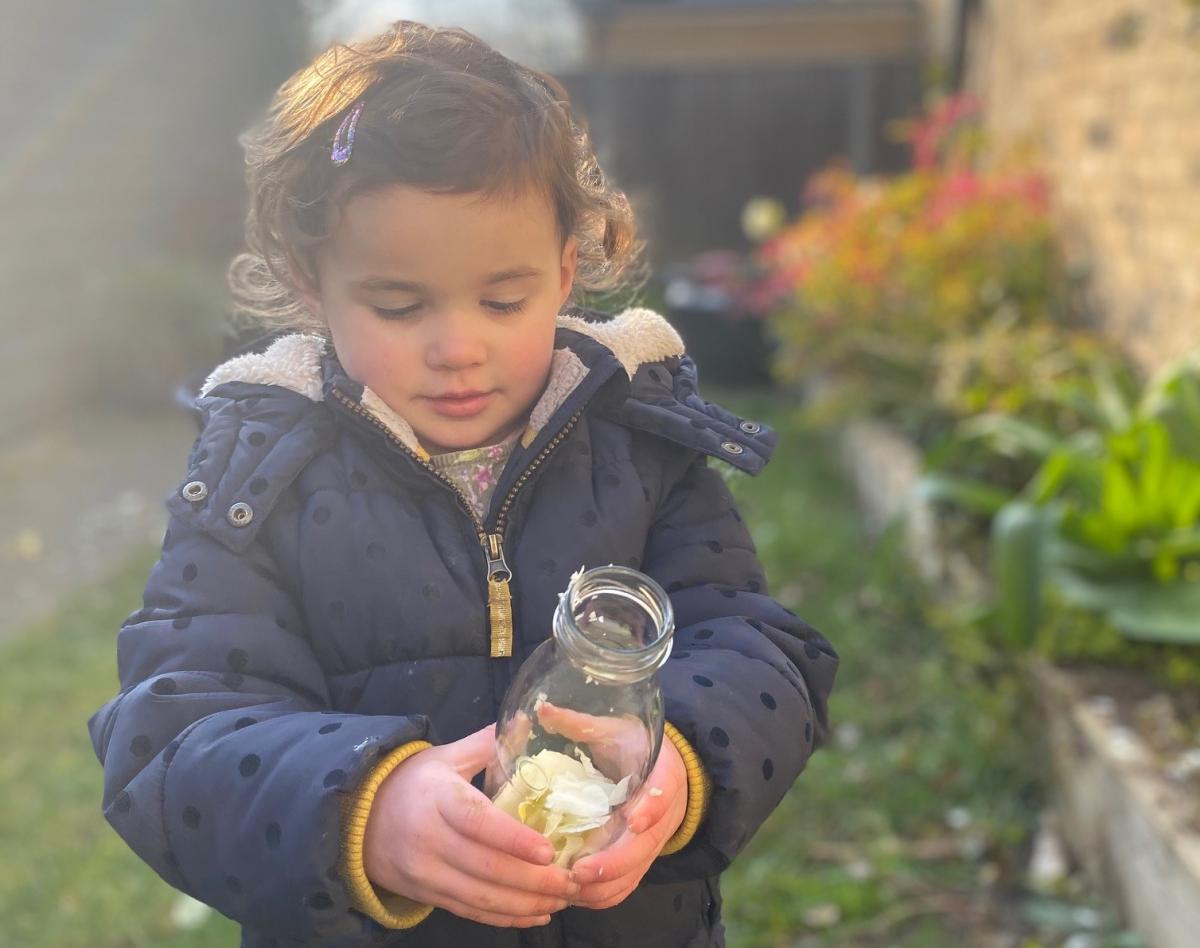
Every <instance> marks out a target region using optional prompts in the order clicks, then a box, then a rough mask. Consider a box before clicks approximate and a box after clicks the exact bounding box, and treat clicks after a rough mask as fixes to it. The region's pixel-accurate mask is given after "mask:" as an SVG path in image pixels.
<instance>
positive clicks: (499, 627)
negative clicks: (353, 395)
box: [332, 388, 583, 658]
mask: <svg viewBox="0 0 1200 948" xmlns="http://www.w3.org/2000/svg"><path fill="white" fill-rule="evenodd" d="M332 391H333V394H334V396H335V397H336V398H337V400H338V401H339V402H341V404H342V405H343V406H344V407H345V408H347V409H349V410H350V411H352V412H354V414H356V415H358V416H359V417H361V418H363V419H365V420H366V421H367V422H369V423H370V424H372V425H373V426H374V427H376V428H378V429H379V430H380V431H382V432H383V433H384V434H385V435H386V436H387V437H388V439H389V440H391V442H392V443H393V444H395V445H397V446H398V447H399V448H400V449H401V450H402V451H404V453H405V454H407V455H408V456H409V457H410V458H412V459H413V460H414V461H416V462H417V463H418V464H420V465H421V467H423V468H425V470H427V471H428V472H429V473H430V474H432V475H433V476H434V477H436V478H437V479H438V480H439V481H441V482H442V483H443V484H445V485H446V486H447V487H449V488H450V490H451V491H453V492H454V496H455V497H457V498H458V503H459V505H460V506H461V507H462V509H463V510H464V511H465V512H466V514H467V516H469V517H470V518H471V522H472V523H473V524H475V532H476V534H478V536H479V544H480V546H482V547H483V553H484V556H486V557H487V588H488V630H489V634H490V642H491V649H490V653H491V657H492V658H509V657H511V656H512V644H513V616H512V592H511V590H510V589H509V583H511V582H512V579H513V574H512V570H511V569H510V568H509V565H508V563H507V562H506V561H505V559H504V528H505V525H506V523H507V521H508V513H509V509H510V508H511V507H512V503H513V500H514V499H515V498H516V496H517V492H518V491H519V490H520V489H521V488H522V486H524V484H525V482H526V481H528V480H529V477H530V475H532V474H533V472H534V471H535V470H537V468H538V467H539V466H540V465H541V464H542V462H543V461H545V460H546V458H547V457H548V456H549V455H550V452H551V451H553V450H554V449H555V448H556V447H558V445H560V444H562V442H563V439H564V438H566V436H567V435H568V434H570V432H571V429H572V428H574V427H575V425H576V424H577V423H578V422H579V419H580V418H581V417H582V416H583V409H582V408H581V409H579V411H577V412H575V414H574V415H572V416H571V417H570V418H569V419H568V420H567V423H566V424H565V425H564V426H563V427H562V429H561V430H560V431H559V432H558V434H556V435H555V436H554V437H553V438H551V439H550V441H549V442H548V443H547V444H546V446H545V447H544V448H542V450H541V451H539V452H538V456H537V457H536V458H534V459H533V461H532V462H531V463H530V465H529V466H528V467H527V468H525V470H524V471H523V472H522V473H521V476H520V477H519V478H517V482H516V483H515V484H513V486H512V488H511V489H510V490H509V492H508V494H506V495H505V497H504V502H503V503H502V504H501V505H500V510H499V512H498V513H497V514H496V528H495V532H493V533H488V531H487V527H485V526H484V524H483V522H482V521H481V520H480V519H479V517H478V516H477V515H476V513H475V510H474V509H473V508H472V507H471V503H470V501H468V500H467V498H466V495H464V494H463V492H462V491H461V490H459V489H458V485H457V484H455V483H454V481H452V480H450V478H448V477H446V475H444V474H443V473H442V472H441V471H439V470H438V469H437V468H435V467H434V466H433V465H432V464H430V463H429V462H428V461H426V460H425V459H424V458H421V457H419V456H418V455H417V454H416V453H415V452H414V451H413V450H412V449H411V448H410V447H409V446H408V445H406V444H405V443H404V442H403V441H401V440H400V439H399V438H398V437H396V434H395V432H393V431H392V430H391V429H390V428H389V427H388V426H387V425H385V424H384V423H383V422H382V421H380V420H379V419H378V418H377V417H375V415H374V414H372V413H371V412H370V411H368V410H367V409H365V408H363V407H362V405H359V404H357V403H356V402H354V401H352V400H351V399H350V398H349V397H348V396H347V395H345V394H343V393H342V392H339V391H338V390H337V389H336V388H334V389H333V390H332Z"/></svg>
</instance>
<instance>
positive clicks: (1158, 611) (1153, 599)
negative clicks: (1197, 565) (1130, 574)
mask: <svg viewBox="0 0 1200 948" xmlns="http://www.w3.org/2000/svg"><path fill="white" fill-rule="evenodd" d="M1052 581H1053V583H1054V586H1055V588H1056V589H1057V590H1058V592H1059V593H1060V594H1061V595H1062V597H1063V598H1064V599H1065V600H1066V601H1068V602H1070V603H1072V604H1074V605H1076V606H1079V607H1081V608H1084V609H1088V610H1091V611H1092V612H1099V613H1102V614H1103V615H1104V616H1105V618H1106V619H1107V620H1108V621H1109V622H1110V623H1112V625H1113V626H1114V627H1115V628H1116V629H1117V630H1118V631H1120V632H1121V634H1122V635H1124V636H1125V637H1127V638H1130V639H1137V640H1140V641H1147V642H1174V643H1180V644H1193V645H1200V583H1193V582H1175V583H1168V584H1166V585H1163V584H1160V583H1156V582H1154V581H1153V580H1149V579H1147V580H1142V581H1137V580H1125V581H1119V582H1114V581H1110V580H1105V581H1103V582H1097V581H1093V580H1090V579H1085V578H1084V577H1082V576H1080V575H1079V574H1077V573H1073V572H1071V571H1068V570H1056V571H1055V572H1054V574H1053V580H1052Z"/></svg>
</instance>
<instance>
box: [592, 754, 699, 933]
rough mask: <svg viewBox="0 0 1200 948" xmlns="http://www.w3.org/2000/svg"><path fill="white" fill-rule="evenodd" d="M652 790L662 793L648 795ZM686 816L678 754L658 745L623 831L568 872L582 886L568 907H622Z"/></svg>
mask: <svg viewBox="0 0 1200 948" xmlns="http://www.w3.org/2000/svg"><path fill="white" fill-rule="evenodd" d="M655 788H657V789H659V790H661V791H662V793H661V794H653V793H651V792H650V791H651V790H653V789H655ZM686 811H687V769H686V768H685V767H684V764H683V758H682V757H680V756H679V750H678V749H677V748H676V747H675V745H674V744H672V743H671V742H670V741H668V740H664V741H663V744H662V750H661V751H659V754H658V760H657V761H656V762H655V764H654V769H653V770H652V771H651V772H650V776H649V777H648V778H647V779H646V783H645V784H644V785H643V787H642V789H641V791H640V792H639V793H638V796H637V798H636V799H635V801H634V802H633V804H632V805H631V806H630V809H629V813H628V816H627V819H628V829H626V830H625V832H624V833H622V834H621V835H620V836H619V837H618V838H617V840H616V841H615V842H614V843H613V844H612V845H611V846H609V847H608V848H606V849H603V850H601V851H600V852H598V853H593V854H592V855H590V856H586V857H584V858H583V859H581V860H579V862H577V863H576V864H575V867H574V869H572V870H571V876H572V878H574V879H575V880H576V881H577V882H579V883H581V885H582V888H581V889H580V890H579V894H578V895H577V896H575V897H574V898H573V899H572V900H571V904H572V905H578V906H582V907H583V908H591V909H603V908H611V907H612V906H614V905H619V904H620V903H621V902H623V901H625V899H626V898H627V897H628V895H629V893H631V892H632V891H633V890H634V889H636V888H637V885H638V883H639V882H641V881H642V876H644V875H645V874H646V870H647V869H649V868H650V864H651V863H652V862H654V860H655V859H657V858H658V854H659V852H661V851H662V848H663V846H665V845H666V844H667V841H668V840H669V839H670V838H671V837H672V836H674V835H675V831H676V830H677V829H679V825H680V824H681V823H682V822H683V815H684V813H685V812H686Z"/></svg>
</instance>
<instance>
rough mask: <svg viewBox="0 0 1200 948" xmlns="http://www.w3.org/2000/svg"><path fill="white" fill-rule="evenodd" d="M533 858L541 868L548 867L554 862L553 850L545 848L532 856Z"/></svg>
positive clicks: (548, 847)
mask: <svg viewBox="0 0 1200 948" xmlns="http://www.w3.org/2000/svg"><path fill="white" fill-rule="evenodd" d="M533 858H534V859H536V860H537V861H538V862H540V863H541V864H542V865H543V866H548V865H550V863H552V862H554V850H553V848H551V847H550V846H547V847H545V848H544V849H539V850H538V851H537V852H536V853H535V854H534V857H533Z"/></svg>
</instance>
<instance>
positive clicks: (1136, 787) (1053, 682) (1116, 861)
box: [839, 422, 1200, 948]
mask: <svg viewBox="0 0 1200 948" xmlns="http://www.w3.org/2000/svg"><path fill="white" fill-rule="evenodd" d="M839 454H840V458H841V461H842V464H843V465H844V467H845V469H846V471H847V473H848V475H849V476H850V478H851V479H852V481H853V483H854V486H855V490H856V493H857V495H858V498H859V504H860V506H861V508H862V510H863V515H864V518H865V519H866V522H867V525H868V528H869V529H871V530H872V531H873V532H880V531H881V530H883V529H884V528H885V527H887V526H888V525H889V524H890V523H891V522H893V521H894V520H895V519H896V518H904V521H903V527H902V529H903V530H904V548H905V552H906V554H907V555H908V556H909V557H910V558H911V559H912V561H913V563H914V564H915V566H916V568H917V571H918V573H919V574H920V576H921V578H922V580H923V581H925V582H926V583H928V584H930V585H931V586H933V587H934V588H942V589H946V590H947V591H948V592H949V593H950V594H951V595H953V596H964V595H970V594H972V593H973V592H975V591H977V590H980V589H982V588H984V585H985V580H984V578H983V577H982V576H980V575H979V574H978V571H977V570H975V568H974V566H973V565H972V564H971V563H970V562H969V561H967V559H966V557H964V556H961V555H960V554H959V555H956V554H955V551H953V550H950V549H947V548H945V546H944V545H943V544H942V543H941V541H940V539H939V532H938V523H937V515H936V512H935V511H934V509H933V508H932V507H931V505H929V504H928V503H926V502H924V501H923V500H921V499H920V498H919V497H918V496H917V493H916V491H915V487H916V482H917V480H918V478H919V477H920V472H921V454H920V451H919V450H918V449H917V447H916V445H915V444H913V443H912V442H911V441H909V440H908V439H907V438H905V437H904V436H902V435H901V434H899V433H898V432H897V431H896V430H895V429H893V428H890V427H889V426H886V425H883V424H880V423H877V422H856V423H854V424H851V425H849V426H847V427H846V429H845V430H844V431H843V432H842V434H841V435H840V437H839ZM1032 669H1033V670H1032V674H1033V679H1034V681H1033V684H1034V687H1035V690H1036V692H1037V695H1038V700H1039V703H1040V705H1041V711H1042V714H1043V718H1044V720H1045V722H1046V728H1047V747H1048V748H1049V749H1050V753H1051V758H1052V760H1051V764H1052V773H1053V780H1054V791H1055V809H1056V811H1057V813H1058V815H1059V822H1060V825H1061V827H1062V832H1063V835H1064V837H1065V840H1066V843H1067V846H1068V848H1069V849H1070V850H1071V852H1072V853H1073V854H1074V856H1075V857H1076V859H1077V861H1078V862H1079V863H1080V865H1082V866H1083V867H1084V869H1085V871H1086V872H1087V873H1088V875H1089V877H1090V878H1091V879H1092V881H1093V884H1095V885H1096V886H1097V887H1098V888H1099V889H1100V891H1102V892H1104V893H1106V894H1107V895H1108V896H1109V897H1111V898H1112V899H1113V900H1114V901H1115V902H1116V904H1117V907H1118V908H1119V910H1120V912H1121V913H1122V918H1123V919H1124V920H1125V921H1126V923H1127V924H1128V925H1130V927H1132V928H1133V929H1134V930H1135V931H1137V933H1138V934H1139V935H1141V936H1142V938H1144V939H1145V940H1146V942H1147V943H1148V944H1149V945H1150V946H1151V948H1196V946H1197V945H1200V825H1197V822H1196V819H1195V817H1194V813H1195V807H1196V804H1195V801H1194V800H1193V799H1192V797H1191V795H1190V794H1189V793H1188V792H1187V790H1186V788H1185V787H1183V786H1181V785H1180V784H1178V783H1176V782H1174V781H1172V780H1171V779H1170V778H1169V777H1167V776H1166V774H1165V773H1164V772H1163V769H1162V766H1161V764H1160V763H1159V762H1158V761H1157V760H1156V758H1155V756H1154V755H1153V754H1152V753H1151V751H1150V749H1149V747H1147V746H1146V744H1145V742H1144V741H1143V740H1142V739H1141V737H1140V736H1138V734H1137V733H1136V732H1135V731H1132V730H1131V729H1128V728H1124V727H1121V726H1120V725H1119V723H1118V721H1117V720H1116V719H1115V717H1114V716H1113V715H1111V714H1105V713H1104V712H1103V710H1102V708H1103V707H1104V704H1103V703H1102V702H1097V701H1096V700H1095V697H1094V696H1091V695H1089V694H1088V692H1087V690H1086V688H1085V687H1084V685H1083V676H1082V675H1081V674H1080V673H1078V672H1074V671H1072V670H1070V669H1064V668H1060V667H1056V666H1053V665H1050V664H1048V663H1045V662H1040V663H1036V664H1034V665H1033V666H1032Z"/></svg>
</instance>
